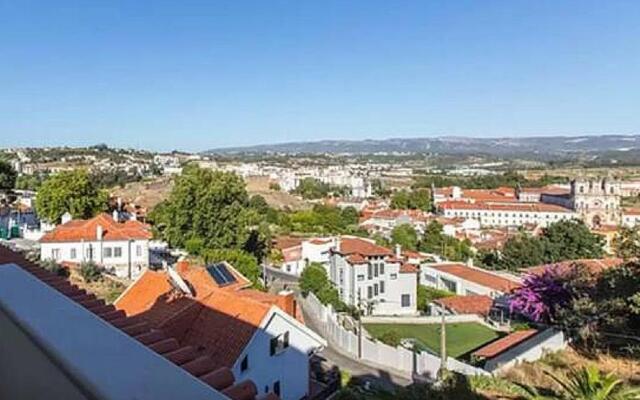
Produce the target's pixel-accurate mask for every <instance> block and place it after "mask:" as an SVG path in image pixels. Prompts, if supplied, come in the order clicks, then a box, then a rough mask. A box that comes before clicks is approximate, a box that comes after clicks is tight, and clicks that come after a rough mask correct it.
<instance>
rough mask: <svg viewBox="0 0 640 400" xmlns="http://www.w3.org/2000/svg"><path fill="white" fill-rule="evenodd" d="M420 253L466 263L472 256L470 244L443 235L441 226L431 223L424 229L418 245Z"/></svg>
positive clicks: (436, 222) (435, 222) (466, 241)
mask: <svg viewBox="0 0 640 400" xmlns="http://www.w3.org/2000/svg"><path fill="white" fill-rule="evenodd" d="M418 248H419V249H420V251H425V252H427V253H434V254H438V255H441V256H443V257H444V258H446V259H448V260H452V261H466V260H467V259H469V258H470V257H472V256H473V251H472V249H471V243H470V242H469V241H468V240H467V239H465V240H459V239H457V238H455V237H452V236H449V235H445V234H444V231H443V228H442V224H441V223H439V222H438V221H431V222H430V223H429V224H428V225H427V226H426V228H425V231H424V234H423V236H422V240H421V241H420V242H419V244H418Z"/></svg>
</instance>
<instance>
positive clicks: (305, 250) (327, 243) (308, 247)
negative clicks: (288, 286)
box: [280, 238, 334, 276]
mask: <svg viewBox="0 0 640 400" xmlns="http://www.w3.org/2000/svg"><path fill="white" fill-rule="evenodd" d="M333 242H334V239H333V238H311V239H304V240H302V239H301V240H299V241H296V243H292V244H291V245H288V246H286V247H283V248H281V249H280V250H281V251H282V256H283V264H282V270H283V271H285V272H287V273H290V274H293V275H298V276H299V275H300V274H301V273H302V271H303V270H304V268H305V267H306V266H307V265H309V264H310V263H320V264H322V265H324V266H325V267H326V266H327V265H328V264H329V249H330V248H331V247H332V246H333Z"/></svg>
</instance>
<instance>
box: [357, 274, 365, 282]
mask: <svg viewBox="0 0 640 400" xmlns="http://www.w3.org/2000/svg"><path fill="white" fill-rule="evenodd" d="M363 280H364V275H362V274H360V275H358V282H362V281H363Z"/></svg>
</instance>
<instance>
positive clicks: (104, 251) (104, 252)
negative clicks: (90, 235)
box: [102, 247, 113, 258]
mask: <svg viewBox="0 0 640 400" xmlns="http://www.w3.org/2000/svg"><path fill="white" fill-rule="evenodd" d="M102 256H103V257H104V258H111V257H112V256H113V249H112V248H111V247H105V248H104V249H102Z"/></svg>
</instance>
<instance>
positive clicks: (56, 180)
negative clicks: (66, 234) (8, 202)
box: [36, 169, 108, 222]
mask: <svg viewBox="0 0 640 400" xmlns="http://www.w3.org/2000/svg"><path fill="white" fill-rule="evenodd" d="M107 200H108V194H107V192H105V191H103V190H100V189H98V188H97V187H96V185H95V183H94V182H93V180H92V179H91V176H90V175H89V173H88V172H87V171H85V170H82V169H78V170H74V171H68V172H61V173H59V174H56V175H52V176H50V177H48V178H47V179H46V180H45V181H44V182H43V183H42V186H41V187H40V190H38V195H37V197H36V210H37V211H38V214H39V215H40V217H42V218H44V219H45V220H48V221H50V222H60V217H62V215H63V214H64V213H65V212H69V213H70V214H71V215H72V216H73V218H83V219H86V218H91V217H93V216H95V215H96V214H97V213H98V212H100V211H104V210H106V208H107Z"/></svg>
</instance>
